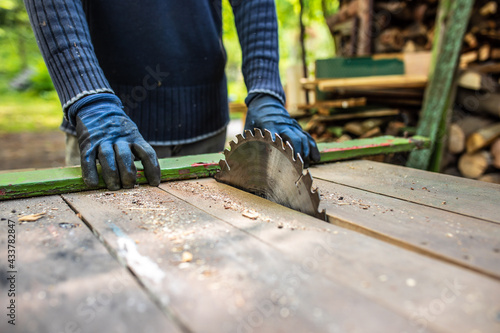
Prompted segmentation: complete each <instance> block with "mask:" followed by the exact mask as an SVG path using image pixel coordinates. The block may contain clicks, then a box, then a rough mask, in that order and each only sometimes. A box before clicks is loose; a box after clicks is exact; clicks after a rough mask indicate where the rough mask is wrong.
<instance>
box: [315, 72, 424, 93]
mask: <svg viewBox="0 0 500 333" xmlns="http://www.w3.org/2000/svg"><path fill="white" fill-rule="evenodd" d="M317 84H318V89H319V90H320V91H336V90H339V89H391V88H424V87H425V86H426V85H427V75H382V76H366V77H353V78H340V79H318V80H317Z"/></svg>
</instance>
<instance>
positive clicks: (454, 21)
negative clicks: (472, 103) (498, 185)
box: [407, 0, 473, 169]
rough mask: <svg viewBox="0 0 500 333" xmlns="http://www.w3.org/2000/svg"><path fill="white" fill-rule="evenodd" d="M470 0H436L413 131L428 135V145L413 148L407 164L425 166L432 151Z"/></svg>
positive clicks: (464, 27) (419, 167)
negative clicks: (422, 95)
mask: <svg viewBox="0 0 500 333" xmlns="http://www.w3.org/2000/svg"><path fill="white" fill-rule="evenodd" d="M472 4H473V1H472V0H456V1H451V0H443V1H441V2H440V9H439V13H440V14H439V15H438V18H437V20H436V29H437V33H436V40H435V41H434V45H433V61H432V62H431V69H430V71H431V75H432V77H431V78H430V81H429V85H428V87H427V90H426V96H425V99H424V105H423V108H422V112H421V118H420V122H419V126H418V130H417V134H418V135H421V136H425V137H428V138H430V139H431V149H429V150H426V151H425V152H413V153H412V154H411V155H410V158H409V160H408V163H407V165H408V166H410V167H413V168H418V169H427V168H428V167H429V162H430V160H431V156H432V153H433V151H434V144H435V143H436V140H440V139H441V138H439V135H438V132H439V127H440V124H441V122H442V119H443V114H444V113H445V112H446V110H447V102H448V97H449V96H450V90H451V87H452V81H453V78H454V74H455V69H456V67H457V61H458V56H459V53H460V49H461V47H462V40H463V36H464V33H465V29H466V28H467V24H468V22H469V16H470V12H471V9H472Z"/></svg>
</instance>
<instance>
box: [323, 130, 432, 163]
mask: <svg viewBox="0 0 500 333" xmlns="http://www.w3.org/2000/svg"><path fill="white" fill-rule="evenodd" d="M428 144H429V141H428V140H427V139H426V138H423V137H413V138H395V137H392V136H380V137H377V138H370V139H357V140H349V141H344V142H343V143H337V142H331V143H326V144H325V143H320V144H318V148H319V150H320V152H321V162H329V161H340V160H346V159H352V158H357V157H362V156H368V155H378V154H390V153H398V152H404V151H412V150H414V149H425V148H426V147H427V146H428Z"/></svg>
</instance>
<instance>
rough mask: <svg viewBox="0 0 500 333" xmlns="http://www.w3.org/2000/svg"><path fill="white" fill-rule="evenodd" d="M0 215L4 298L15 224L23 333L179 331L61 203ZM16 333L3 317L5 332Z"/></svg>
mask: <svg viewBox="0 0 500 333" xmlns="http://www.w3.org/2000/svg"><path fill="white" fill-rule="evenodd" d="M40 212H46V214H45V215H44V216H43V217H42V218H41V219H40V220H38V221H36V222H30V223H23V224H19V223H18V221H17V217H18V215H19V214H23V215H25V214H34V213H40ZM0 217H1V218H2V221H1V223H0V235H2V237H1V239H0V247H1V248H2V249H3V250H2V255H1V258H0V269H1V274H0V275H1V277H2V283H1V284H0V289H1V293H2V295H5V298H2V299H4V300H7V297H6V296H7V291H6V288H7V284H6V283H4V281H5V279H6V278H7V277H6V276H5V275H4V274H6V272H7V271H8V270H9V269H7V265H6V264H7V262H6V259H7V255H6V253H7V252H6V249H7V237H6V235H7V226H8V225H7V220H9V219H10V220H11V221H14V223H15V231H16V234H15V235H16V244H15V246H16V259H17V262H16V270H17V279H16V297H15V299H16V304H17V320H16V326H15V328H16V329H17V331H18V332H24V333H28V332H160V331H168V332H179V330H178V329H177V328H176V327H175V325H173V324H172V322H171V321H169V320H168V319H167V318H166V317H165V316H164V314H163V313H162V312H161V311H160V310H159V308H158V307H157V306H156V305H155V304H154V303H153V302H152V301H151V300H150V299H149V298H148V297H147V295H146V293H145V292H144V291H143V290H142V288H141V287H140V285H139V284H138V283H137V281H136V280H135V279H134V278H133V276H132V275H131V274H130V273H129V272H128V271H127V269H125V268H124V267H121V266H120V264H119V263H118V262H117V261H116V260H114V259H113V257H111V255H109V253H108V252H107V251H106V249H105V248H104V246H102V244H100V243H99V241H98V240H97V239H96V238H95V237H94V235H93V234H92V233H91V232H90V230H89V229H88V228H87V227H86V226H85V224H84V223H83V222H82V221H81V220H80V219H78V218H77V217H76V215H75V213H74V212H73V211H72V210H71V209H70V208H69V207H68V206H67V205H66V204H65V203H64V202H63V201H62V199H61V198H60V197H58V196H50V197H45V198H34V199H28V200H17V201H10V202H2V203H0ZM4 219H6V220H4ZM4 249H5V250H4ZM3 304H4V305H5V304H6V303H3ZM3 312H6V310H5V309H4V311H3ZM3 315H5V314H3ZM12 328H14V327H13V326H11V325H8V324H7V321H6V319H5V318H2V320H1V323H0V331H2V332H6V333H7V332H12Z"/></svg>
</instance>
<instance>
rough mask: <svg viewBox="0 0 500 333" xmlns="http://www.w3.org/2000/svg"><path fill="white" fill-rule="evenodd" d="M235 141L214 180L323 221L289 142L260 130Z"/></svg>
mask: <svg viewBox="0 0 500 333" xmlns="http://www.w3.org/2000/svg"><path fill="white" fill-rule="evenodd" d="M236 138H237V139H238V142H234V141H231V142H230V143H229V145H230V148H231V149H230V150H227V149H226V150H225V151H224V156H225V158H226V159H225V160H220V162H219V165H220V167H221V168H220V170H218V171H217V174H216V175H215V179H216V180H217V181H219V182H222V183H225V184H228V185H231V186H235V187H237V188H239V189H242V190H244V191H247V192H250V193H253V194H256V195H258V196H260V197H263V198H265V199H268V200H271V201H273V202H276V203H278V204H280V205H283V206H286V207H289V208H292V209H294V210H297V211H300V212H303V213H305V214H308V215H311V216H314V217H317V218H320V219H322V220H324V221H326V213H325V211H324V210H323V211H322V212H319V211H318V207H319V201H320V197H319V192H318V191H317V189H313V188H312V182H313V179H312V177H311V174H310V173H309V171H307V170H306V171H305V172H304V170H303V165H304V163H303V162H302V159H301V157H300V155H298V154H297V155H296V156H297V158H294V153H293V148H292V146H291V145H290V143H288V142H286V143H284V142H283V140H282V139H281V137H280V136H279V135H278V134H276V140H273V139H272V136H271V132H269V131H268V130H264V133H262V131H261V130H260V129H255V135H253V133H252V132H251V131H248V130H246V131H245V137H243V136H242V135H241V134H238V135H237V136H236Z"/></svg>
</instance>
